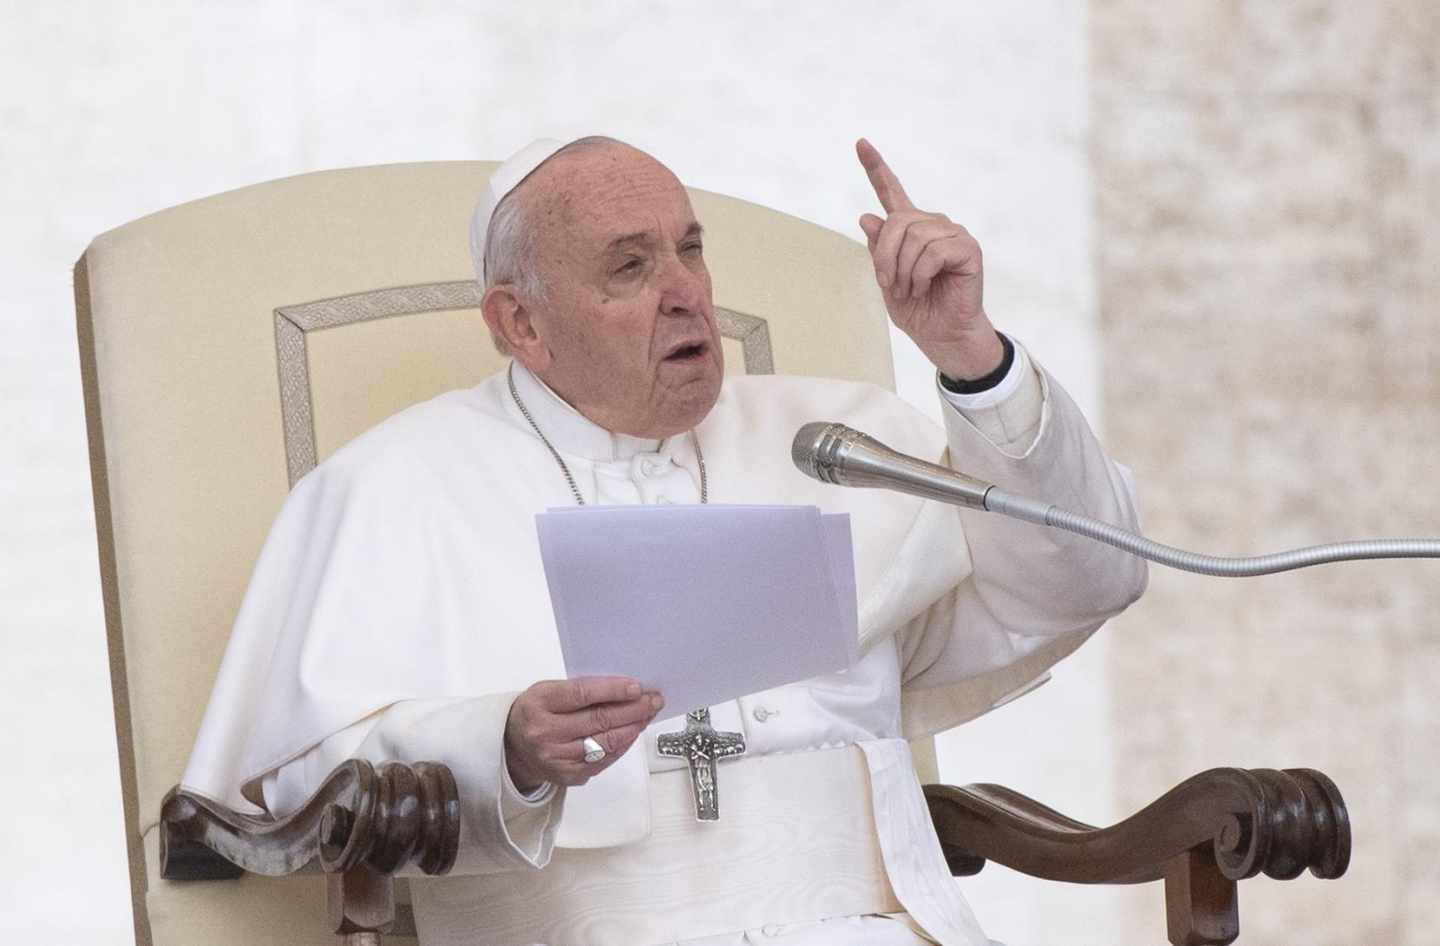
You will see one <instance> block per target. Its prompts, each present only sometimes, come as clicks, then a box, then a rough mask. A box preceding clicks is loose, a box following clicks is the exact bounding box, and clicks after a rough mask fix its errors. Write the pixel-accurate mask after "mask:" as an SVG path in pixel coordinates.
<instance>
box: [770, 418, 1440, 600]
mask: <svg viewBox="0 0 1440 946" xmlns="http://www.w3.org/2000/svg"><path fill="white" fill-rule="evenodd" d="M790 458H791V459H792V460H794V461H795V465H796V466H797V467H799V468H800V472H801V473H804V474H805V475H806V476H810V477H813V478H815V479H817V480H819V481H820V482H822V483H829V484H831V485H834V486H868V487H875V488H879V489H891V490H896V491H898V492H901V493H909V494H911V495H913V496H921V497H923V498H925V499H934V500H938V501H940V502H942V503H950V504H951V505H955V506H964V507H966V508H969V509H979V510H981V511H982V512H994V513H999V514H1000V515H1002V516H1009V517H1011V518H1012V519H1020V520H1022V521H1024V522H1030V523H1034V524H1035V525H1039V526H1047V527H1049V528H1052V529H1061V530H1063V531H1065V532H1073V533H1074V534H1076V535H1081V536H1084V537H1085V538H1087V539H1093V540H1094V541H1096V542H1103V543H1105V544H1106V545H1110V546H1114V547H1115V548H1117V549H1120V550H1121V551H1125V552H1129V553H1130V554H1131V555H1137V556H1139V557H1140V558H1144V559H1149V560H1150V561H1152V562H1155V563H1157V564H1160V565H1166V566H1169V567H1171V568H1178V569H1182V570H1184V571H1188V572H1195V573H1197V574H1200V575H1214V576H1216V577H1220V578H1246V577H1251V576H1254V575H1272V574H1274V573H1276V572H1284V571H1290V570H1292V569H1296V568H1308V567H1310V566H1311V565H1323V564H1325V563H1327V562H1351V561H1356V560H1359V559H1376V558H1440V539H1368V540H1364V541H1359V542H1333V543H1330V544H1327V545H1312V546H1310V547H1308V548H1303V549H1290V550H1288V551H1284V552H1272V553H1270V554H1269V555H1248V556H1238V557H1235V556H1220V555H1203V554H1200V553H1197V552H1187V551H1185V550H1184V549H1178V548H1175V547H1174V546H1171V545H1162V544H1161V543H1159V542H1156V541H1154V540H1153V539H1147V538H1146V537H1145V536H1143V535H1139V534H1138V533H1135V532H1130V531H1128V530H1126V529H1122V528H1120V527H1119V526H1115V525H1111V524H1110V523H1108V522H1101V521H1100V520H1098V519H1092V518H1090V517H1089V516H1085V515H1081V514H1080V513H1076V512H1071V511H1069V510H1067V509H1061V508H1060V507H1058V506H1055V505H1054V504H1052V503H1047V502H1043V501H1040V500H1035V499H1030V498H1028V497H1025V496H1016V495H1014V494H1011V493H1007V492H1005V491H1004V490H1002V489H998V488H997V487H996V486H995V485H994V484H992V483H986V482H984V481H983V480H978V479H976V478H975V477H973V476H966V475H965V474H964V473H957V472H956V471H954V470H952V469H950V468H949V467H944V466H940V465H939V464H935V463H927V462H926V461H924V460H921V459H919V458H917V457H911V456H906V455H905V454H903V453H901V452H899V451H898V450H892V449H890V448H889V447H887V446H885V445H884V444H883V443H881V442H880V441H878V440H876V439H875V438H874V437H871V436H869V435H867V434H862V433H861V432H860V431H858V430H853V429H851V428H849V427H846V426H845V425H844V424H836V423H826V422H825V421H815V422H812V423H809V424H806V425H805V426H803V427H801V428H800V429H799V430H798V431H796V432H795V441H794V443H792V444H791V445H790Z"/></svg>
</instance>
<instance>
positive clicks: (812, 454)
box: [790, 420, 899, 486]
mask: <svg viewBox="0 0 1440 946" xmlns="http://www.w3.org/2000/svg"><path fill="white" fill-rule="evenodd" d="M859 446H865V447H870V448H871V449H872V450H878V451H881V452H883V453H887V454H894V451H892V450H890V449H889V448H888V447H886V446H885V445H884V444H882V443H880V442H879V441H877V440H875V439H874V438H873V437H870V436H868V435H867V434H862V433H861V432H860V431H858V430H856V429H855V428H853V427H847V426H845V425H844V424H840V423H836V422H834V421H823V420H822V421H812V422H811V423H808V424H806V425H804V426H803V427H801V428H800V429H799V430H797V431H796V432H795V441H794V443H792V444H791V445H790V457H791V459H792V460H794V461H795V465H796V466H797V467H799V468H800V472H801V473H804V474H805V475H806V476H810V477H813V478H815V479H817V480H819V481H820V482H822V483H830V484H833V485H836V486H851V485H856V484H852V483H850V482H848V481H847V479H846V476H845V473H846V470H845V460H846V459H847V457H848V456H849V454H850V452H851V451H852V450H853V449H854V448H855V447H859ZM894 455H895V456H899V454H894Z"/></svg>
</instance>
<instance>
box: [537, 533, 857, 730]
mask: <svg viewBox="0 0 1440 946" xmlns="http://www.w3.org/2000/svg"><path fill="white" fill-rule="evenodd" d="M535 520H536V527H537V530H538V532H539V536H540V552H541V556H542V558H543V560H544V564H545V578H546V581H547V582H548V584H549V586H550V602H551V606H552V607H553V608H554V611H555V625H556V628H557V629H558V631H559V635H560V649H561V652H562V653H563V655H564V658H565V668H566V672H567V673H568V674H569V675H570V676H571V677H578V676H590V675H597V674H620V675H623V676H629V677H633V678H635V679H637V680H639V681H640V682H641V683H643V684H644V685H646V686H647V687H653V688H654V689H657V690H659V691H660V692H661V693H662V694H664V696H665V702H666V715H667V716H668V715H671V714H672V713H679V712H683V711H684V710H687V709H694V708H698V707H701V706H713V705H715V704H717V703H723V702H725V701H727V700H732V699H735V698H736V697H739V696H744V695H746V694H749V693H757V692H759V691H761V690H767V689H770V688H772V687H776V686H781V685H783V684H786V683H793V682H795V681H797V680H804V679H806V678H808V677H813V676H816V675H817V674H822V673H832V672H835V671H839V670H843V669H846V668H848V667H850V666H852V665H853V664H854V662H855V659H856V653H857V649H858V639H859V632H858V628H857V620H856V614H857V605H856V600H855V559H854V553H853V549H852V547H851V542H850V518H849V516H845V515H822V514H821V513H820V511H819V510H818V509H816V508H815V507H814V506H724V505H713V506H609V507H603V506H599V507H597V506H587V507H583V508H575V507H570V508H566V509H552V510H550V511H548V512H545V513H541V514H540V515H538V516H536V517H535Z"/></svg>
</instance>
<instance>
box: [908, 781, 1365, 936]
mask: <svg viewBox="0 0 1440 946" xmlns="http://www.w3.org/2000/svg"><path fill="white" fill-rule="evenodd" d="M925 796H926V800H927V801H928V802H929V804H930V814H931V817H932V818H934V820H935V830H936V833H937V834H938V835H939V836H940V844H941V848H942V849H943V850H944V852H945V858H946V861H947V863H949V865H950V869H951V872H952V873H954V874H956V875H957V876H958V875H968V874H974V873H978V872H979V871H980V869H981V868H982V867H983V866H984V864H985V861H986V860H987V859H988V860H993V861H995V862H996V863H997V864H1003V865H1005V866H1006V867H1010V868H1013V869H1014V870H1018V871H1020V872H1022V873H1026V874H1030V875H1032V876H1035V877H1043V878H1045V879H1047V880H1063V881H1068V882H1070V883H1081V884H1134V883H1146V882H1148V881H1153V880H1161V879H1163V880H1164V881H1165V900H1166V914H1167V919H1168V925H1169V934H1170V941H1171V942H1172V943H1175V944H1177V946H1200V944H1223V943H1230V942H1233V941H1234V939H1235V937H1237V936H1238V935H1239V933H1240V926H1239V919H1238V912H1237V907H1236V892H1235V883H1236V881H1239V880H1242V879H1245V878H1247V877H1253V876H1255V875H1256V874H1258V873H1260V872H1262V871H1263V872H1264V873H1265V874H1266V875H1268V876H1270V877H1274V878H1276V879H1278V880H1290V879H1292V878H1295V877H1298V876H1299V875H1300V874H1301V873H1303V872H1304V871H1305V870H1306V869H1307V868H1308V869H1309V870H1310V872H1311V873H1312V874H1314V875H1315V876H1316V877H1322V878H1335V877H1339V876H1341V875H1342V874H1344V873H1345V870H1346V868H1347V867H1348V866H1349V863H1350V818H1349V815H1348V813H1347V811H1346V809H1345V801H1344V799H1343V798H1341V796H1340V791H1339V789H1337V788H1336V787H1335V783H1333V782H1332V781H1330V779H1329V778H1327V777H1326V776H1325V775H1324V774H1322V773H1320V772H1316V771H1314V770H1313V769H1286V770H1284V771H1277V770H1275V769H1211V770H1210V771H1208V772H1202V773H1201V774H1199V775H1196V776H1194V777H1193V778H1191V779H1188V780H1187V781H1185V782H1183V783H1181V784H1180V785H1179V786H1177V787H1176V788H1174V789H1172V790H1171V791H1169V792H1167V793H1166V794H1165V795H1164V796H1162V797H1161V798H1160V799H1159V800H1158V801H1156V802H1154V803H1153V804H1151V805H1149V806H1148V807H1146V808H1145V809H1144V810H1142V811H1141V812H1139V813H1138V814H1136V815H1134V816H1133V817H1130V818H1127V819H1126V820H1124V821H1122V822H1120V823H1119V824H1116V825H1113V826H1111V827H1108V828H1095V827H1092V826H1090V825H1087V824H1083V823H1081V822H1079V821H1075V820H1074V819H1071V818H1067V817H1065V816H1064V815H1062V814H1060V813H1058V812H1056V811H1054V810H1052V809H1050V808H1047V807H1045V806H1044V805H1041V804H1039V803H1038V802H1035V801H1032V800H1031V799H1029V798H1026V797H1025V796H1023V795H1020V794H1018V793H1016V792H1012V791H1010V790H1009V789H1007V788H1002V787H1001V786H998V785H971V786H968V787H966V788H955V787H953V786H949V785H927V786H926V787H925Z"/></svg>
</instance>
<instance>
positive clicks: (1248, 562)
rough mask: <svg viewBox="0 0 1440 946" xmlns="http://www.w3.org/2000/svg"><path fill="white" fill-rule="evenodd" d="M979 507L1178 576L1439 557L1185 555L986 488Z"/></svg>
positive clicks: (1431, 551)
mask: <svg viewBox="0 0 1440 946" xmlns="http://www.w3.org/2000/svg"><path fill="white" fill-rule="evenodd" d="M985 508H986V509H987V510H989V511H990V512H998V513H1000V514H1001V515H1006V516H1011V517H1013V518H1016V519H1024V520H1025V521H1026V522H1034V523H1037V524H1039V525H1046V526H1050V527H1052V528H1055V529H1063V530H1065V531H1066V532H1073V533H1075V534H1076V535H1083V536H1085V537H1086V538H1089V539H1094V540H1096V541H1097V542H1104V543H1105V544H1106V545H1113V546H1114V547H1115V548H1117V549H1123V550H1124V551H1126V552H1130V553H1132V554H1134V555H1138V556H1140V557H1141V558H1144V559H1147V560H1149V561H1152V562H1155V563H1156V564H1158V565H1167V566H1169V567H1170V568H1178V569H1181V570H1182V571H1187V572H1195V573H1196V574H1200V575H1214V576H1216V577H1219V578H1250V577H1253V576H1255V575H1273V574H1275V573H1276V572H1286V571H1293V570H1294V569H1297V568H1308V567H1309V566H1311V565H1324V564H1326V563H1328V562H1353V561H1357V560H1361V559H1376V558H1440V539H1370V540H1365V541H1360V542H1334V543H1330V544H1328V545H1312V546H1309V547H1308V548H1302V549H1291V550H1290V551H1286V552H1272V553H1271V554H1269V555H1250V556H1240V557H1229V556H1221V555H1201V554H1200V553H1198V552H1187V551H1185V550H1184V549H1177V548H1175V547H1174V546H1171V545H1165V544H1163V543H1160V542H1155V541H1153V540H1151V539H1147V538H1145V537H1144V536H1143V535H1136V534H1135V533H1133V532H1129V531H1127V530H1125V529H1121V528H1119V527H1118V526H1112V525H1110V524H1109V523H1106V522H1101V521H1099V520H1098V519H1091V518H1090V517H1089V516H1082V515H1080V514H1078V513H1074V512H1070V511H1068V510H1065V509H1061V508H1059V507H1058V506H1054V505H1051V504H1049V503H1041V502H1036V501H1035V500H1033V499H1026V498H1025V497H1023V496H1012V495H1010V494H1009V493H1005V492H1002V491H1001V490H999V489H995V488H993V487H992V488H991V489H990V490H989V491H988V492H987V493H986V494H985Z"/></svg>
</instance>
